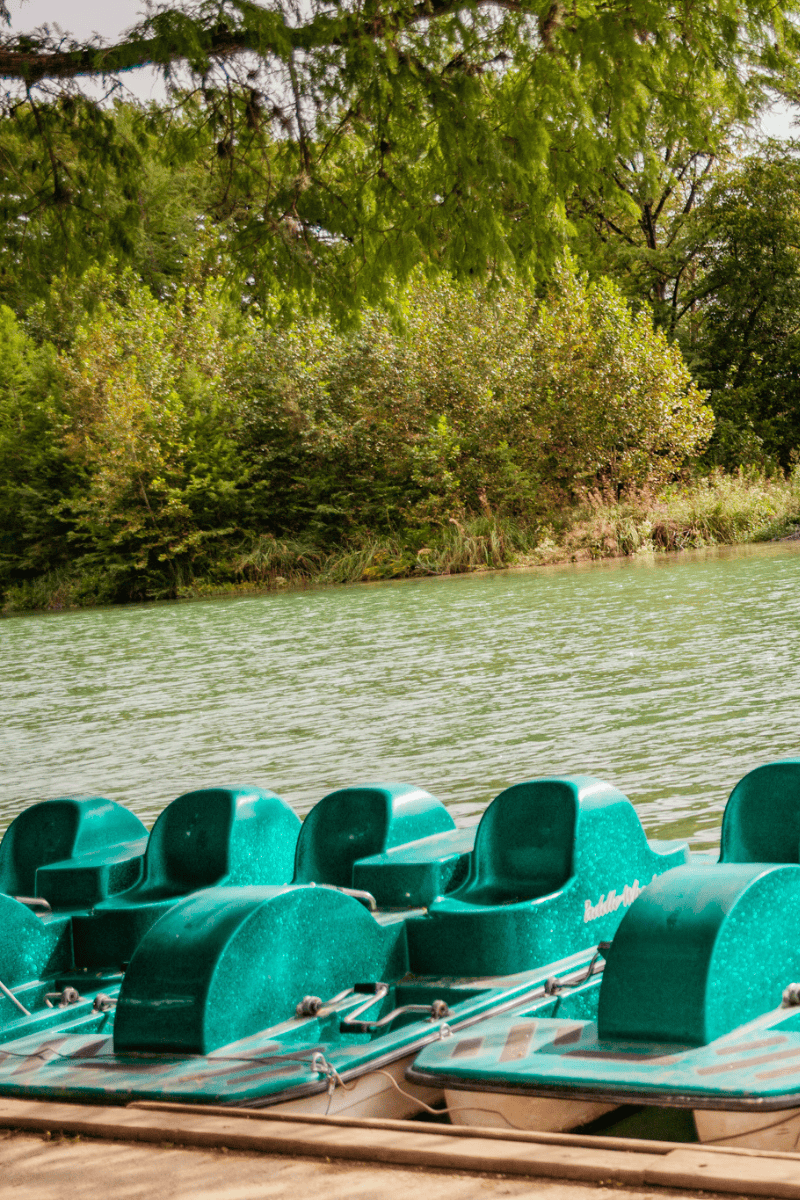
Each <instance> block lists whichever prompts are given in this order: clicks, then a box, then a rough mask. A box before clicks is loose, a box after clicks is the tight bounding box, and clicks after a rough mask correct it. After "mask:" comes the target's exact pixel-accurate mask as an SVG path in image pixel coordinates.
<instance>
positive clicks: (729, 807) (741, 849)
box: [720, 758, 800, 863]
mask: <svg viewBox="0 0 800 1200" xmlns="http://www.w3.org/2000/svg"><path fill="white" fill-rule="evenodd" d="M720 862H730V863H734V862H736V863H750V862H765V863H768V862H771V863H796V862H800V758H788V759H784V760H783V761H782V762H774V763H766V764H765V765H764V766H763V767H756V769H755V770H754V771H750V773H749V774H748V775H745V777H744V779H740V780H739V782H738V783H737V785H736V787H735V788H734V789H733V791H732V792H731V795H730V798H729V800H728V803H727V804H726V806H725V815H724V817H723V818H722V845H721V849H720Z"/></svg>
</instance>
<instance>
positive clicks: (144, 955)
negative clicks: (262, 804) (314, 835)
mask: <svg viewBox="0 0 800 1200" xmlns="http://www.w3.org/2000/svg"><path fill="white" fill-rule="evenodd" d="M407 967H408V959H407V955H406V945H405V936H404V928H403V922H402V921H396V922H394V923H393V924H381V923H380V922H378V921H376V920H375V918H374V917H372V916H371V915H370V913H368V912H366V910H365V909H364V908H363V907H362V906H361V905H360V904H359V903H358V902H357V901H356V900H354V899H353V898H352V897H350V896H344V895H341V894H339V893H337V892H335V891H331V890H329V889H327V888H313V887H285V888H262V887H249V888H224V889H218V888H213V889H210V890H208V891H205V892H201V893H199V894H198V895H196V896H191V897H189V898H188V899H186V900H183V901H181V903H179V904H177V905H175V906H173V907H172V908H171V909H170V911H169V912H168V913H167V914H166V915H165V916H164V917H163V918H162V920H160V921H159V922H158V924H157V925H156V926H154V927H153V928H152V929H151V930H149V932H148V933H147V934H146V935H145V937H144V938H143V939H142V941H141V943H140V945H139V947H138V949H137V950H136V953H135V955H134V956H133V959H132V961H131V964H130V966H129V968H128V971H127V974H126V976H125V980H124V982H123V985H122V990H121V991H120V997H119V1005H118V1007H117V1013H116V1019H115V1024H114V1049H115V1050H116V1051H117V1052H119V1051H123V1052H124V1051H131V1050H133V1051H140V1050H143V1051H164V1050H172V1051H179V1052H181V1053H185V1054H208V1053H209V1052H211V1051H213V1050H215V1049H216V1048H217V1047H219V1046H223V1045H226V1044H228V1043H230V1042H236V1041H239V1040H240V1039H241V1038H245V1037H248V1036H249V1035H250V1034H253V1033H256V1032H257V1031H259V1030H262V1029H265V1028H267V1027H269V1026H270V1025H273V1024H276V1023H278V1022H281V1021H286V1020H288V1019H289V1018H290V1017H293V1016H294V1015H295V1011H296V1006H297V1004H298V1003H299V1002H300V1001H301V1000H302V999H303V997H304V996H306V995H308V994H310V993H314V994H317V995H319V996H321V997H331V996H333V995H335V994H336V993H338V992H340V991H341V990H342V989H343V988H352V987H353V986H354V984H356V983H357V982H358V981H359V980H362V979H373V980H377V979H387V978H390V979H392V978H397V977H398V976H400V975H403V974H405V972H406V970H407ZM175 996H179V997H180V1000H179V1002H178V1003H175V1001H174V999H173V998H174V997H175Z"/></svg>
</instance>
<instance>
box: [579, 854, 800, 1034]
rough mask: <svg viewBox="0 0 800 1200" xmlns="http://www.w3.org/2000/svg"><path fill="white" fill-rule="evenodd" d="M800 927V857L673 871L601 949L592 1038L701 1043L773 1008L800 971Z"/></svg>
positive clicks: (644, 898)
mask: <svg viewBox="0 0 800 1200" xmlns="http://www.w3.org/2000/svg"><path fill="white" fill-rule="evenodd" d="M798 924H800V866H798V865H797V864H794V863H792V864H789V863H786V864H775V863H715V864H704V865H700V866H698V865H695V864H694V863H691V864H689V865H688V866H683V867H681V868H679V869H678V870H677V871H671V872H670V873H669V874H668V875H665V876H664V877H663V878H661V879H659V880H657V881H656V882H655V883H654V884H653V886H652V887H651V888H648V890H647V892H646V893H645V895H643V896H641V897H640V898H639V899H638V900H637V901H636V903H635V904H634V905H633V907H632V908H631V910H630V912H628V913H627V914H626V916H625V919H624V920H623V921H622V923H621V924H620V927H619V929H618V930H617V933H616V935H615V937H614V940H613V942H612V944H611V947H610V948H609V949H608V950H607V951H605V954H604V957H605V958H606V966H605V970H604V972H603V980H602V984H601V986H600V1001H599V1008H598V1015H597V1029H598V1035H599V1037H600V1038H601V1039H617V1040H621V1041H625V1042H629V1041H635V1042H640V1041H641V1042H656V1043H660V1042H676V1043H679V1044H681V1045H693V1046H704V1045H707V1044H708V1043H709V1042H712V1041H714V1040H715V1039H716V1038H718V1037H722V1036H724V1035H725V1034H726V1033H729V1032H730V1031H731V1030H732V1029H736V1028H737V1027H738V1026H739V1025H744V1024H746V1023H747V1022H748V1021H752V1020H753V1019H754V1018H755V1017H757V1016H760V1015H761V1014H762V1013H766V1012H769V1011H770V1010H771V1009H773V1008H777V1007H778V1005H779V1004H780V1002H781V994H782V992H783V989H784V988H785V987H786V985H787V984H788V983H790V982H791V981H792V980H793V979H796V978H797V977H798V972H799V971H800V941H799V940H798V938H797V927H798ZM762 1044H767V1045H768V1044H769V1043H762ZM720 1053H722V1051H720Z"/></svg>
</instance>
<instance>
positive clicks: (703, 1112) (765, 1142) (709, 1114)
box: [694, 1108, 800, 1151]
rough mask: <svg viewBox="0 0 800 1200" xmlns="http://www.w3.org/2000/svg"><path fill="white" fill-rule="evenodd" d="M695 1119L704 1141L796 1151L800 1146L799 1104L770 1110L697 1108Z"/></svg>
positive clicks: (758, 1148)
mask: <svg viewBox="0 0 800 1200" xmlns="http://www.w3.org/2000/svg"><path fill="white" fill-rule="evenodd" d="M694 1123H695V1125H696V1126H697V1136H698V1138H699V1139H700V1141H701V1142H715V1143H716V1144H717V1145H719V1146H742V1147H746V1148H747V1149H751V1150H790V1151H796V1150H797V1149H798V1147H800V1108H787V1109H786V1110H785V1111H784V1112H771V1113H770V1112H716V1111H712V1110H709V1109H695V1113H694Z"/></svg>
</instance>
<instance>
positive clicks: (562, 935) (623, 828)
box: [408, 776, 688, 976]
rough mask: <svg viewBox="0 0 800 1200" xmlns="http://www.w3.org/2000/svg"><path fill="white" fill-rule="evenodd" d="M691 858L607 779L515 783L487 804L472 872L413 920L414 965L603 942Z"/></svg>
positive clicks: (446, 965)
mask: <svg viewBox="0 0 800 1200" xmlns="http://www.w3.org/2000/svg"><path fill="white" fill-rule="evenodd" d="M687 858H688V847H687V846H686V845H685V844H681V843H679V844H677V845H676V846H672V847H667V848H664V849H661V850H659V849H654V848H653V847H651V846H650V844H649V843H648V841H647V837H646V835H645V832H644V830H643V828H642V825H641V822H640V821H639V818H638V816H637V814H636V811H635V809H634V808H633V805H632V804H631V803H630V801H629V800H628V799H626V797H625V796H623V795H622V793H621V792H619V791H618V790H617V789H616V788H614V787H611V786H610V785H609V784H607V783H603V782H602V781H601V780H598V779H593V778H591V777H590V776H565V777H551V778H541V779H532V780H528V781H527V782H525V783H518V784H515V785H514V786H513V787H510V788H507V789H506V790H505V791H504V792H501V793H500V795H499V796H498V797H497V798H496V799H495V800H493V801H492V803H491V804H490V805H489V807H488V809H487V810H486V812H485V813H484V815H483V819H482V820H481V823H480V826H479V828H478V832H477V836H476V838H475V848H474V851H473V854H472V860H471V866H470V870H469V874H468V877H467V879H466V881H465V882H464V883H463V884H462V886H461V887H459V888H457V889H456V890H455V891H453V892H452V893H451V894H449V895H446V896H442V897H439V898H438V899H436V900H434V901H433V903H432V904H431V905H430V908H429V911H428V913H427V915H426V916H422V917H419V918H417V919H415V920H412V921H410V922H409V929H408V936H409V953H410V956H411V963H412V968H413V969H414V970H416V971H420V972H426V971H430V970H434V969H436V970H438V971H439V972H440V973H442V974H453V975H458V976H465V975H473V976H481V975H503V974H508V973H509V972H511V971H519V970H524V969H525V968H526V967H529V966H532V965H534V964H535V963H538V962H546V961H547V960H548V959H555V958H560V957H563V956H565V955H568V954H573V953H575V952H577V951H579V950H582V949H584V948H585V947H588V946H592V945H596V944H597V942H598V941H602V940H604V939H607V938H609V937H610V936H611V935H612V934H613V932H614V930H615V929H616V927H617V926H618V924H619V922H620V920H621V919H622V916H623V914H624V911H625V909H626V908H628V907H629V906H630V904H631V903H632V902H633V900H634V899H635V898H636V896H637V895H638V894H639V892H640V891H641V890H642V889H643V888H644V887H645V886H646V885H647V884H648V883H650V881H651V880H652V879H654V878H656V877H657V876H658V875H660V874H661V873H662V872H664V871H667V870H669V869H670V868H671V867H674V866H678V865H679V864H681V863H684V862H686V860H687Z"/></svg>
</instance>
